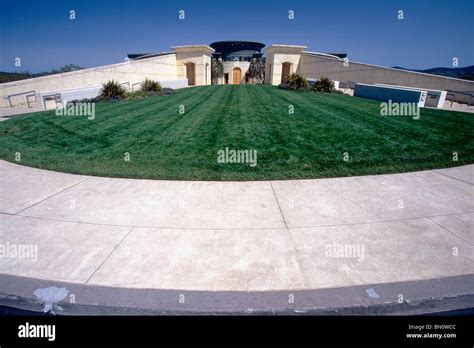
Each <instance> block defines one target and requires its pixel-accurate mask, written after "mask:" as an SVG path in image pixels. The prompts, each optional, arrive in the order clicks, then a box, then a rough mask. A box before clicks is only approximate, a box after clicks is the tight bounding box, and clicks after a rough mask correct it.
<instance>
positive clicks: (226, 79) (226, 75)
mask: <svg viewBox="0 0 474 348" xmlns="http://www.w3.org/2000/svg"><path fill="white" fill-rule="evenodd" d="M224 83H225V84H226V85H228V84H229V74H228V73H225V74H224Z"/></svg>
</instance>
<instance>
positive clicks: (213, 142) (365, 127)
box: [0, 85, 474, 180]
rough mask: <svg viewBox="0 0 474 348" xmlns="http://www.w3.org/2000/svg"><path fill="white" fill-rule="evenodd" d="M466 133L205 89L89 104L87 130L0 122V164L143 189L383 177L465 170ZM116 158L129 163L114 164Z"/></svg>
mask: <svg viewBox="0 0 474 348" xmlns="http://www.w3.org/2000/svg"><path fill="white" fill-rule="evenodd" d="M180 105H184V107H185V113H184V115H181V114H179V106H180ZM289 105H293V106H294V109H295V113H294V114H293V115H291V114H289V113H288V106H289ZM473 123H474V122H473V117H472V115H470V114H466V113H457V112H448V111H444V110H431V109H422V110H421V117H420V119H419V120H413V119H412V118H410V117H402V116H398V117H396V116H393V117H389V116H388V117H382V116H380V104H379V103H378V102H374V101H369V100H364V99H359V98H354V97H349V96H345V95H327V94H315V93H312V92H293V91H285V90H279V89H277V88H275V87H273V86H267V85H247V86H244V85H242V86H231V85H228V86H205V87H193V88H186V89H182V90H178V91H176V93H175V94H174V95H170V96H156V97H149V98H145V99H141V100H133V101H120V102H112V103H99V104H97V109H96V118H95V119H94V120H87V118H86V117H84V116H74V117H67V116H56V115H55V113H54V111H49V112H43V113H38V114H30V115H26V116H21V117H18V118H14V119H12V120H9V121H6V122H2V123H0V158H3V159H6V160H10V161H14V155H15V153H16V152H20V153H21V154H22V161H21V163H22V164H25V165H30V166H35V167H39V168H45V169H51V170H58V171H65V172H71V173H79V174H90V175H102V176H118V177H136V178H153V179H193V180H195V179H202V180H267V179H286V178H289V179H294V178H318V177H332V176H346V175H362V174H378V173H393V172H403V171H411V170H421V169H428V168H441V167H449V166H455V165H462V164H467V163H472V162H473V158H474V156H473V149H474V141H473V133H472V129H473V127H472V126H473ZM225 147H229V148H230V149H234V150H257V151H258V165H257V166H256V167H254V168H252V167H250V166H249V165H248V164H245V163H240V164H219V163H217V151H218V150H219V149H224V148H225ZM125 152H128V153H129V154H130V156H131V161H129V162H126V161H124V153H125ZM345 152H347V153H348V154H349V156H350V161H348V162H345V161H343V154H344V153H345ZM453 152H457V153H458V156H459V160H458V161H457V162H454V161H453V160H452V154H453Z"/></svg>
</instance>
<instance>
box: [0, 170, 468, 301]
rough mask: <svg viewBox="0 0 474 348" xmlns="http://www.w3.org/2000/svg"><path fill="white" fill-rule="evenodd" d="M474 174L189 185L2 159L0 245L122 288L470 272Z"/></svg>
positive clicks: (326, 285) (309, 283) (93, 282)
mask: <svg viewBox="0 0 474 348" xmlns="http://www.w3.org/2000/svg"><path fill="white" fill-rule="evenodd" d="M473 174H474V165H469V166H463V167H455V168H450V169H441V170H428V171H421V172H413V173H405V174H391V175H376V176H361V177H348V178H335V179H317V180H293V181H271V182H270V181H259V182H197V181H188V182H186V181H153V180H134V179H114V178H101V177H89V176H79V175H71V174H64V173H57V172H50V171H45V170H39V169H34V168H29V167H25V166H20V165H17V164H12V163H9V162H5V161H0V226H1V228H0V241H1V243H2V244H6V243H9V244H10V245H23V244H29V245H36V246H37V250H38V255H37V259H35V260H34V259H32V258H18V257H16V258H8V257H5V258H2V259H1V260H0V273H2V274H4V275H5V276H14V277H26V278H31V279H39V280H45V281H50V282H66V283H74V284H80V285H88V286H89V285H90V286H105V287H113V288H133V289H178V290H189V291H250V292H252V291H287V290H318V289H332V288H348V287H355V286H365V285H370V284H389V283H397V282H398V283H400V282H410V281H424V280H436V279H444V278H446V279H448V278H450V277H459V276H470V275H472V274H473V273H474V271H473V270H474V252H473V251H474V200H473V193H474V192H473V184H474V175H473ZM341 248H342V249H341ZM341 250H342V251H341ZM4 285H5V286H7V285H6V283H4ZM472 290H473V291H471V292H474V289H472ZM5 292H7V290H6V289H2V285H1V284H0V293H5Z"/></svg>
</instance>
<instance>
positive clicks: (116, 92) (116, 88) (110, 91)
mask: <svg viewBox="0 0 474 348" xmlns="http://www.w3.org/2000/svg"><path fill="white" fill-rule="evenodd" d="M126 94H127V91H126V90H125V88H124V87H123V86H122V85H121V84H120V83H119V82H118V81H114V80H110V81H107V82H105V83H103V84H102V89H101V91H100V94H99V98H101V99H115V98H120V99H123V98H125V95H126Z"/></svg>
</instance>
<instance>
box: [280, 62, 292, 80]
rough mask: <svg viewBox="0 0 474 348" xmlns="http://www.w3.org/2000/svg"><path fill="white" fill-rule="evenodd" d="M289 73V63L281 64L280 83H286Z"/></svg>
mask: <svg viewBox="0 0 474 348" xmlns="http://www.w3.org/2000/svg"><path fill="white" fill-rule="evenodd" d="M290 73H291V63H283V65H282V69H281V83H286V80H287V79H288V77H289V76H290Z"/></svg>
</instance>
